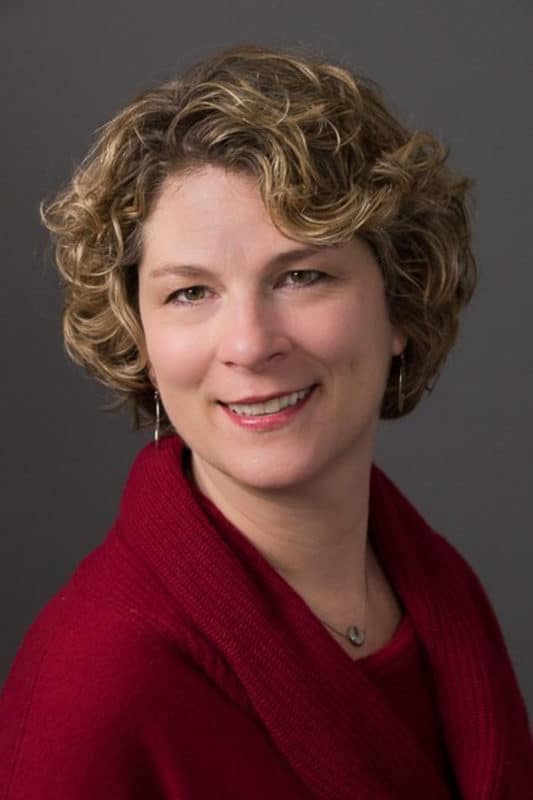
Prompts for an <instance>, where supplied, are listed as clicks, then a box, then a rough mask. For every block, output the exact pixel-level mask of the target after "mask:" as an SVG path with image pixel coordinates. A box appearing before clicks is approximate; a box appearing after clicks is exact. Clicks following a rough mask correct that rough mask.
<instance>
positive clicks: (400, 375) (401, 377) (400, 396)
mask: <svg viewBox="0 0 533 800" xmlns="http://www.w3.org/2000/svg"><path fill="white" fill-rule="evenodd" d="M400 359H401V362H400V371H399V373H398V412H399V413H400V414H401V413H402V412H403V408H404V405H405V396H404V393H403V384H404V381H405V356H404V354H403V353H400Z"/></svg>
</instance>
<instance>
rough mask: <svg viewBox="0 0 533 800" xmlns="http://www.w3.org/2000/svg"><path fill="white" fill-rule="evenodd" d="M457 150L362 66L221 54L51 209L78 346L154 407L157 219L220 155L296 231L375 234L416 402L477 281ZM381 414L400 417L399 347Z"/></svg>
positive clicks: (107, 145) (115, 131)
mask: <svg viewBox="0 0 533 800" xmlns="http://www.w3.org/2000/svg"><path fill="white" fill-rule="evenodd" d="M445 161H446V151H445V149H444V148H443V146H442V145H440V144H439V143H438V142H437V141H436V140H435V139H434V138H432V137H431V136H430V135H428V134H425V133H420V132H416V131H415V132H414V133H413V132H410V131H408V130H407V129H406V128H404V127H403V126H402V125H401V124H400V123H399V122H398V121H397V120H396V119H395V118H394V117H393V116H392V115H391V114H390V113H389V112H388V110H387V109H386V108H385V106H384V104H383V101H382V99H381V96H380V93H379V91H378V90H377V88H376V87H375V86H374V85H373V84H372V83H371V82H370V81H368V80H367V79H364V78H362V77H359V76H357V75H355V74H354V73H352V72H351V70H349V69H346V68H344V67H340V66H336V65H333V64H330V63H321V62H317V61H314V60H313V59H311V58H305V57H301V56H299V55H293V54H290V53H288V52H283V51H277V50H265V49H262V48H256V47H238V48H233V49H231V50H227V51H225V52H222V53H220V54H218V55H215V56H213V57H212V58H210V59H207V60H206V61H204V62H202V63H200V64H199V65H197V66H196V67H194V68H192V69H191V70H189V71H188V72H187V73H186V74H185V75H184V76H183V77H181V78H179V79H177V80H175V81H170V82H168V83H165V84H163V85H161V86H158V87H156V88H154V89H151V90H148V91H146V92H144V93H143V94H142V95H141V96H140V97H138V98H137V99H136V100H135V101H134V102H133V103H131V104H130V105H129V106H127V107H126V108H125V109H124V110H123V111H121V112H120V113H118V114H117V115H116V116H115V117H114V118H113V119H112V120H111V121H110V122H109V123H108V124H107V125H106V126H105V127H104V128H103V130H102V131H101V133H100V136H99V138H98V140H97V142H96V144H95V146H94V147H93V149H92V150H91V152H90V153H89V154H88V156H87V158H86V159H85V160H84V162H83V163H82V164H81V166H80V167H79V168H78V170H77V171H76V173H75V175H74V177H73V179H72V181H71V183H70V185H69V186H68V187H67V188H66V189H65V190H64V191H63V192H62V193H61V194H60V195H59V196H58V197H57V198H56V200H54V201H53V202H51V203H49V204H48V205H47V206H46V207H45V208H44V209H43V218H44V221H45V224H46V225H47V226H48V228H49V229H50V230H51V231H52V232H53V233H54V235H55V237H56V257H57V263H58V266H59V268H60V271H61V273H62V275H63V277H64V279H65V283H66V305H65V315H64V333H65V341H66V345H67V349H68V351H69V353H70V354H71V355H72V357H73V358H74V359H75V360H77V361H78V362H80V363H82V364H83V365H84V366H85V367H86V368H87V369H88V370H89V371H90V372H91V373H92V374H94V375H96V376H97V377H98V378H99V379H100V380H102V381H103V382H104V383H105V384H107V385H108V386H110V387H112V388H113V389H115V390H116V391H117V392H118V393H119V395H120V396H121V397H122V398H124V399H126V400H129V401H131V402H132V404H133V407H134V409H135V411H136V412H137V415H138V417H139V416H140V418H142V417H144V418H151V417H152V415H153V383H152V380H151V377H150V374H149V364H148V360H147V350H146V343H145V338H144V331H143V326H142V321H141V318H140V313H139V303H138V267H139V264H140V263H141V260H142V254H143V235H144V229H145V227H146V222H147V220H148V218H149V217H150V214H151V212H152V211H153V209H154V207H155V204H156V201H157V199H158V197H159V196H160V194H161V191H162V188H163V187H164V186H165V185H167V183H166V182H167V179H168V178H169V176H173V175H176V176H177V175H181V176H182V177H183V178H186V176H187V175H191V174H194V173H196V172H197V171H198V169H199V168H202V167H204V166H206V165H211V166H214V167H217V166H219V167H223V168H224V169H225V170H227V171H229V172H231V173H235V174H242V175H246V176H250V177H253V178H254V179H255V181H256V183H257V187H258V190H259V192H260V196H261V198H262V201H263V203H264V206H265V209H266V211H267V213H268V215H269V218H270V219H271V221H272V223H273V224H274V225H275V226H276V228H277V230H279V231H280V233H282V234H283V235H284V236H286V237H289V238H290V239H293V240H296V241H298V242H301V243H307V244H309V245H311V246H316V247H330V246H332V245H337V244H339V245H342V244H344V243H347V242H350V241H351V240H352V239H354V237H358V239H362V240H364V241H365V242H366V243H367V244H368V245H369V246H370V248H371V250H372V252H373V254H374V256H375V258H376V260H377V262H378V263H379V265H380V268H381V270H382V274H383V281H384V290H385V295H386V301H387V308H388V313H389V317H390V320H391V322H392V323H393V324H394V325H395V326H398V327H399V328H401V330H402V331H403V332H404V334H405V337H406V340H407V345H406V347H405V351H404V352H405V366H406V374H405V381H404V393H405V404H404V409H403V412H402V413H404V414H405V413H408V412H409V411H410V410H412V409H413V408H414V407H415V406H416V405H417V403H418V402H419V400H420V398H421V397H422V395H423V393H424V391H425V390H426V389H427V388H428V387H429V386H430V385H431V384H432V383H433V382H434V381H435V379H436V377H437V376H438V374H439V371H440V369H441V367H442V365H443V363H444V361H445V359H446V356H447V354H448V352H449V350H450V348H451V346H452V345H453V342H454V340H455V338H456V334H457V329H458V318H459V313H460V311H461V309H462V307H463V306H464V305H465V303H466V302H467V301H468V300H469V298H470V296H471V293H472V291H473V288H474V283H475V267H474V261H473V258H472V254H471V251H470V231H469V224H468V217H467V214H466V210H465V194H466V191H467V189H468V181H467V180H466V179H465V178H463V177H461V176H457V175H455V174H454V173H453V172H452V171H451V170H450V169H449V168H448V167H447V166H446V164H445ZM354 400H355V398H354ZM380 411H381V416H382V417H383V418H393V417H396V416H400V412H399V410H398V359H393V361H392V364H391V369H390V375H389V379H388V381H387V385H386V388H385V391H384V395H383V399H382V404H381V409H380ZM139 412H140V414H139Z"/></svg>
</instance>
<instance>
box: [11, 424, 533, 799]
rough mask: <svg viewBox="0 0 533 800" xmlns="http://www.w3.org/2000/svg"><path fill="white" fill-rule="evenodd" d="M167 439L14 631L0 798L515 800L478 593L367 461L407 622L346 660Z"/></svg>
mask: <svg viewBox="0 0 533 800" xmlns="http://www.w3.org/2000/svg"><path fill="white" fill-rule="evenodd" d="M185 453H186V450H185V449H184V448H182V443H181V442H180V440H179V439H178V438H177V437H172V438H170V439H168V440H165V441H163V442H162V443H161V444H160V446H159V448H156V447H154V446H153V445H150V446H148V447H147V448H145V449H144V450H143V451H142V452H141V454H140V455H139V456H138V458H137V460H136V462H135V464H134V466H133V469H132V471H131V474H130V477H129V479H128V483H127V485H126V489H125V492H124V495H123V499H122V503H121V509H120V513H119V516H118V519H117V522H116V523H115V525H114V526H113V528H112V530H111V532H110V534H109V535H108V537H107V538H106V540H105V541H104V543H103V544H102V545H100V546H99V547H98V548H97V549H96V550H95V551H94V552H93V553H91V554H90V555H89V556H88V557H87V558H86V559H84V561H83V562H82V563H81V564H80V566H79V567H78V569H77V571H76V572H75V574H74V575H73V577H72V578H71V579H70V581H69V582H68V584H67V585H66V586H65V588H64V589H63V590H62V591H60V592H59V593H58V594H57V595H56V596H55V597H54V598H53V599H52V600H51V601H50V602H49V603H48V605H47V606H46V607H45V608H44V610H43V611H42V612H41V614H40V615H39V617H38V618H37V620H36V621H35V622H34V624H33V625H32V627H31V628H30V630H29V631H28V634H27V635H26V638H25V640H24V642H23V644H22V646H21V648H20V650H19V652H18V654H17V657H16V659H15V662H14V664H13V667H12V670H11V672H10V674H9V676H8V680H7V682H6V684H5V686H4V689H3V692H2V694H1V695H0V799H1V800H37V799H38V798H39V800H52V798H53V800H67V798H68V799H69V800H89V798H91V800H94V798H95V797H97V798H110V800H111V799H112V800H122V798H128V799H129V798H143V800H144V799H146V800H160V799H161V800H163V799H164V800H167V799H168V800H170V798H172V799H173V800H192V799H193V798H194V800H196V798H204V797H205V798H217V800H218V799H219V798H220V800H225V798H227V800H230V798H231V800H236V798H243V799H244V798H246V799H247V800H248V799H249V798H254V800H256V798H257V799H258V800H261V798H265V800H266V798H268V799H269V800H271V799H272V798H273V797H275V798H280V800H281V799H282V798H291V800H298V798H302V800H303V798H307V800H310V798H320V799H323V800H354V798H355V797H356V798H357V800H402V799H403V798H406V800H407V798H408V799H409V800H422V798H423V799H424V800H427V798H431V800H450V798H452V797H455V796H460V797H462V798H464V799H465V800H526V798H531V797H533V791H532V787H533V748H532V742H531V734H530V730H529V725H528V719H527V713H526V710H525V707H524V703H523V700H522V698H521V696H520V692H519V689H518V686H517V682H516V678H515V675H514V673H513V670H512V666H511V664H510V661H509V657H508V655H507V652H506V649H505V645H504V642H503V639H502V636H501V632H500V629H499V627H498V624H497V622H496V619H495V617H494V614H493V612H492V609H491V607H490V605H489V602H488V600H487V597H486V594H485V592H484V591H483V589H482V588H481V586H480V584H479V581H478V580H477V578H476V576H475V575H474V573H473V572H472V570H471V569H470V567H469V566H468V565H467V564H466V562H465V561H464V559H463V558H462V557H461V556H460V555H459V554H458V553H457V551H456V550H455V549H454V548H452V547H451V545H450V544H449V543H447V542H446V540H445V539H443V538H442V537H441V536H439V535H438V534H436V533H435V532H433V531H432V530H431V529H430V528H429V527H428V526H427V524H426V523H425V522H424V520H423V519H422V518H421V517H420V516H419V514H418V513H417V512H416V511H415V509H414V508H413V507H412V506H411V505H410V504H409V502H408V501H407V500H406V499H405V498H404V497H403V496H402V495H401V494H400V492H399V491H398V489H397V488H396V487H395V486H394V485H393V484H392V483H391V482H390V481H389V480H388V479H387V478H386V476H385V475H384V474H383V473H382V472H381V471H380V470H379V469H377V467H373V468H372V476H371V493H370V516H369V519H370V524H369V532H370V536H371V537H372V541H373V545H374V547H375V550H376V552H377V554H378V557H379V559H380V563H381V565H382V567H383V569H384V570H385V571H386V572H387V574H388V577H389V579H390V580H391V582H392V584H393V586H394V587H395V589H396V591H397V593H398V595H399V596H400V598H401V600H402V603H403V605H404V607H405V609H406V617H405V619H404V622H403V623H402V624H401V625H400V628H399V629H398V630H397V632H396V634H395V636H394V637H393V639H392V641H391V642H389V644H388V645H387V646H386V647H385V648H383V649H382V650H381V651H380V652H378V653H375V654H373V655H371V656H369V657H368V658H366V659H361V660H359V661H353V660H352V659H350V658H349V656H348V655H347V654H346V653H345V652H344V651H343V650H342V648H340V647H339V645H338V644H337V643H336V642H335V641H334V640H333V638H332V637H331V636H330V634H329V633H328V632H327V631H326V630H325V629H324V626H323V625H322V624H321V623H320V622H319V621H318V620H317V618H316V617H315V616H314V614H313V613H312V612H311V611H310V609H309V608H308V607H307V605H306V604H305V603H304V601H303V600H302V599H301V598H300V597H299V595H297V594H296V593H295V592H294V591H293V590H292V588H291V587H290V586H289V585H288V584H287V583H286V582H285V581H284V580H283V579H282V578H281V576H279V575H278V573H277V572H276V571H275V570H274V569H273V568H272V567H271V566H270V564H269V563H268V562H267V561H266V560H265V559H264V558H263V557H262V556H261V554H260V553H259V552H258V551H257V550H256V549H255V548H254V547H253V545H252V544H251V543H250V542H249V541H248V540H247V539H246V538H245V537H244V536H243V535H242V534H241V533H240V532H239V531H238V530H237V529H235V528H234V527H233V526H232V525H231V524H230V523H229V522H228V520H226V519H224V517H223V516H222V515H221V514H220V512H219V511H218V509H216V508H215V507H214V506H213V504H211V503H210V502H209V501H208V500H207V499H205V498H204V499H202V498H201V497H200V496H199V493H198V492H197V491H196V490H195V489H194V488H193V487H192V486H191V485H190V483H189V482H188V480H187V478H186V476H185V475H184V472H183V465H182V457H183V456H184V454H185ZM454 780H456V781H457V785H458V787H459V788H458V790H457V794H454V791H455V789H454V785H453V782H454Z"/></svg>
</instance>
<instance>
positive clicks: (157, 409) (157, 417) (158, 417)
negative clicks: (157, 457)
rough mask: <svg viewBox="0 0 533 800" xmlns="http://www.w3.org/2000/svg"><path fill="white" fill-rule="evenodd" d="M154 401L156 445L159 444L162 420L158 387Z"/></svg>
mask: <svg viewBox="0 0 533 800" xmlns="http://www.w3.org/2000/svg"><path fill="white" fill-rule="evenodd" d="M154 401H155V428H154V442H155V443H156V446H157V445H158V444H159V425H160V422H161V408H160V403H159V392H158V390H157V389H156V390H155V391H154Z"/></svg>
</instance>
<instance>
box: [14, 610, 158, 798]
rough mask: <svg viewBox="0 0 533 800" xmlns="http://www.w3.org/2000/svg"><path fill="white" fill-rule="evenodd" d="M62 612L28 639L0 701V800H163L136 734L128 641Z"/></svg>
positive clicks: (42, 620) (42, 621) (45, 619)
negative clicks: (130, 697)
mask: <svg viewBox="0 0 533 800" xmlns="http://www.w3.org/2000/svg"><path fill="white" fill-rule="evenodd" d="M60 603H61V598H58V599H56V600H55V601H54V603H52V605H51V606H50V607H49V608H47V609H46V610H45V613H44V614H42V615H41V616H40V617H39V618H38V619H37V621H36V622H35V623H34V624H33V626H32V627H31V628H30V630H29V631H28V633H27V634H26V637H25V639H24V641H23V643H22V645H21V647H20V649H19V651H18V653H17V656H16V658H15V661H14V663H13V666H12V668H11V671H10V673H9V675H8V678H7V681H6V683H5V685H4V687H3V690H2V693H1V694H0V800H52V799H53V800H67V798H68V800H89V798H90V800H94V798H113V800H122V799H123V798H124V800H125V799H126V798H128V800H133V799H134V798H139V799H140V798H147V797H150V798H158V797H160V796H161V795H160V792H159V789H158V787H157V783H156V778H155V775H154V772H153V770H152V768H151V766H150V764H149V763H147V760H148V756H147V754H145V753H143V752H142V750H141V747H140V746H139V744H138V742H139V739H138V737H136V736H135V730H132V719H131V715H130V714H129V703H128V699H129V698H128V693H129V687H134V686H135V681H136V678H137V677H138V673H139V665H138V664H137V663H136V661H135V658H129V656H128V651H129V654H130V655H131V648H128V645H127V641H126V639H127V635H126V634H121V632H120V628H119V627H118V626H114V629H112V628H113V626H109V623H108V626H107V628H106V627H105V626H104V627H102V624H101V623H102V621H101V620H97V619H96V620H95V619H94V618H91V617H90V616H88V615H86V616H84V617H79V616H78V618H77V624H74V621H72V622H69V621H66V620H65V619H64V617H62V616H61V613H60V609H59V613H58V605H60ZM106 619H108V617H106ZM96 637H98V646H95V638H96ZM136 722H138V720H136Z"/></svg>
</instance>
